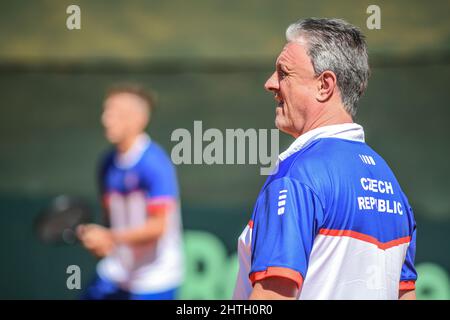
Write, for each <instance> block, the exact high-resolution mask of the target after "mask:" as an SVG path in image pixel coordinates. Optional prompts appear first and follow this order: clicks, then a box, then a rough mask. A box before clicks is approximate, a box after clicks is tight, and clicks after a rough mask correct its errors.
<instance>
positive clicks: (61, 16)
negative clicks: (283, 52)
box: [0, 0, 450, 299]
mask: <svg viewBox="0 0 450 320" xmlns="http://www.w3.org/2000/svg"><path fill="white" fill-rule="evenodd" d="M70 4H77V5H79V6H80V8H81V30H72V31H69V30H68V29H67V28H66V19H67V17H68V14H67V13H66V8H67V7H68V6H69V5H70ZM370 4H376V5H378V6H380V8H381V29H380V30H368V29H367V27H366V20H367V18H368V16H369V14H367V13H366V9H367V7H368V6H369V5H370ZM449 12H450V1H444V0H442V1H440V0H436V1H410V0H409V1H408V0H398V1H387V0H386V1H366V0H362V1H339V2H337V1H332V0H321V1H301V0H295V1H269V0H265V1H256V0H253V1H237V0H228V1H206V0H199V1H190V2H188V1H182V0H169V1H162V0H159V1H111V0H109V1H107V0H96V1H87V0H84V1H80V0H79V1H66V0H62V1H31V0H30V1H25V0H19V1H8V2H7V1H2V2H0V38H1V41H0V92H1V100H0V101H1V103H0V152H1V153H0V234H1V240H2V241H0V255H1V256H0V298H3V299H14V298H18V299H47V298H49V299H71V298H77V297H78V296H79V294H80V292H79V291H77V290H68V289H67V287H66V279H67V277H68V275H67V274H66V268H67V266H68V265H72V264H76V265H79V266H80V267H81V269H82V287H85V286H86V284H87V283H88V282H89V280H90V277H91V276H92V274H93V271H94V267H95V262H96V261H95V259H94V258H92V257H91V256H90V255H89V254H88V253H86V252H85V251H84V250H83V249H82V248H80V247H79V246H77V245H75V246H45V245H43V244H40V243H39V242H38V241H37V240H36V239H35V237H34V235H33V231H32V223H33V219H34V218H35V217H36V215H37V214H38V212H39V210H40V209H42V208H43V207H44V206H46V205H47V204H48V201H50V200H51V199H52V198H53V197H55V196H57V195H59V194H70V195H75V196H79V197H82V198H84V199H86V200H87V201H89V203H90V204H91V206H92V208H94V209H95V212H97V213H98V208H99V206H98V204H97V203H96V189H95V179H94V173H95V166H96V161H97V158H98V156H99V154H100V153H101V152H102V151H103V150H104V149H105V148H106V147H107V143H106V141H105V139H104V138H103V135H102V129H101V127H100V124H99V116H100V112H101V105H102V98H103V94H104V91H105V89H106V88H107V87H108V86H110V85H111V84H114V83H116V82H124V81H136V82H140V83H143V84H144V85H146V86H147V87H151V88H153V89H154V90H155V91H157V93H158V96H159V103H158V106H157V110H156V111H155V114H154V116H153V122H152V123H151V125H150V127H149V133H150V135H151V136H152V138H153V139H154V140H156V141H158V142H159V143H160V144H161V145H163V146H164V147H165V148H166V150H167V151H168V152H170V150H171V149H172V147H173V146H174V145H175V142H172V141H171V140H170V135H171V133H172V131H173V130H175V129H177V128H187V129H188V130H190V131H192V130H193V121H194V120H202V121H203V127H204V130H205V129H207V128H219V129H221V130H224V129H225V128H244V129H247V128H264V129H271V128H274V125H273V118H274V101H273V98H272V96H271V95H270V94H268V93H266V92H264V90H263V84H264V82H265V80H266V78H267V77H268V76H269V75H270V74H271V72H272V70H273V65H274V61H275V58H276V56H277V54H278V52H279V50H280V49H281V48H282V46H283V44H284V31H285V29H286V27H287V26H288V25H289V23H291V22H294V21H296V20H297V19H299V18H305V17H311V16H315V17H340V18H344V19H346V20H348V21H349V22H351V23H353V24H355V25H358V26H359V27H360V28H361V29H362V31H363V32H364V33H365V34H366V36H367V41H368V45H369V51H370V62H371V66H372V77H371V79H370V81H369V87H368V90H367V92H366V94H365V96H364V97H363V99H362V101H361V103H360V111H359V113H358V116H357V119H356V121H357V122H358V123H360V124H362V125H363V126H364V127H365V130H366V138H367V142H368V143H369V144H370V145H371V146H372V147H373V148H374V149H375V150H377V151H378V152H379V153H380V154H381V155H382V156H383V157H384V158H385V159H386V161H387V162H388V163H389V164H390V166H391V167H392V169H393V171H394V172H395V173H396V175H397V178H398V180H399V181H400V183H401V185H402V186H403V189H404V191H405V193H406V194H407V196H408V198H409V200H410V203H411V204H412V206H413V209H414V210H415V215H416V220H417V224H418V244H417V258H416V261H417V265H418V267H419V271H420V279H419V282H418V295H419V297H420V298H423V299H427V298H429V299H437V298H440V299H448V298H449V297H450V293H449V278H448V275H449V272H450V256H449V253H450V243H449V233H450V184H449V182H450V170H449V169H450V165H449V161H450V160H449V159H450V143H449V141H448V139H449V138H450V126H449V124H448V122H449V118H450V109H449V100H450V90H449V80H450V22H449V21H450V20H449ZM280 137H281V147H280V149H281V150H280V151H282V150H283V149H285V148H286V147H287V146H288V145H289V144H290V142H292V139H291V138H290V137H287V136H284V135H281V136H280ZM177 170H178V175H179V180H180V185H181V197H182V209H183V223H184V227H185V229H186V251H187V255H188V266H187V269H188V277H187V281H186V284H185V287H184V290H183V292H182V296H181V298H209V299H215V298H229V295H230V290H232V285H233V284H234V283H233V281H234V280H233V277H234V272H235V266H236V264H235V263H236V256H235V251H236V240H237V237H238V235H239V234H240V232H241V231H242V229H243V227H244V226H245V225H246V223H247V221H248V220H249V217H250V214H251V211H252V207H253V202H254V201H255V199H256V196H257V194H258V191H259V188H260V187H261V186H262V184H263V182H264V180H265V177H264V176H261V175H259V165H211V166H207V165H180V166H178V167H177ZM97 216H98V214H97ZM208 252H215V253H212V254H211V256H208ZM202 259H203V260H204V261H203V262H201V263H200V262H199V261H201V260H202ZM199 264H200V265H201V266H200V267H199ZM193 284H196V286H195V285H193ZM199 288H200V289H199Z"/></svg>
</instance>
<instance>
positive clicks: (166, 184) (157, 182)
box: [143, 152, 178, 215]
mask: <svg viewBox="0 0 450 320" xmlns="http://www.w3.org/2000/svg"><path fill="white" fill-rule="evenodd" d="M143 171H144V172H143V176H144V179H145V185H146V197H147V209H148V210H147V211H148V213H149V214H151V215H152V214H159V213H167V212H170V211H172V210H171V209H173V208H174V207H175V206H176V203H177V199H178V181H177V176H176V171H175V167H174V165H173V164H172V162H171V161H170V158H169V157H168V156H167V155H166V154H165V153H162V152H161V153H158V154H156V155H154V156H153V157H150V158H149V159H148V161H147V166H146V167H145V168H144V170H143Z"/></svg>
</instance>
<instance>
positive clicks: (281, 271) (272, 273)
mask: <svg viewBox="0 0 450 320" xmlns="http://www.w3.org/2000/svg"><path fill="white" fill-rule="evenodd" d="M270 277H281V278H286V279H290V280H292V281H294V282H295V283H296V284H297V288H298V289H299V290H300V289H301V287H302V284H303V277H302V275H301V274H300V272H298V271H295V270H292V269H289V268H284V267H268V268H267V270H264V271H257V272H253V273H251V274H250V281H251V282H252V285H255V282H256V281H259V280H262V279H266V278H270Z"/></svg>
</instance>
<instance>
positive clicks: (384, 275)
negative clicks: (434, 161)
mask: <svg viewBox="0 0 450 320" xmlns="http://www.w3.org/2000/svg"><path fill="white" fill-rule="evenodd" d="M415 245H416V224H415V220H414V216H413V212H412V209H411V207H410V205H409V203H408V200H407V198H406V196H405V195H404V193H403V191H402V189H401V188H400V185H399V183H398V182H397V179H396V178H395V176H394V174H393V173H392V171H391V169H390V168H389V166H388V165H387V163H386V162H385V161H384V160H383V158H381V156H379V155H378V154H377V153H376V152H375V151H374V150H372V149H371V148H370V147H369V146H368V145H367V144H366V143H365V142H364V131H363V128H362V127H361V126H360V125H358V124H355V123H347V124H340V125H332V126H325V127H320V128H317V129H314V130H311V131H309V132H307V133H305V134H303V135H301V136H300V137H298V138H297V139H296V141H295V142H294V143H293V144H292V145H291V146H290V147H289V149H288V150H287V151H285V152H284V153H282V154H281V155H280V156H279V163H278V170H277V172H276V173H274V174H273V175H271V176H269V178H268V179H267V181H266V182H265V184H264V186H263V188H262V190H261V192H260V193H259V196H258V199H257V201H256V204H255V207H254V211H253V214H252V216H251V219H250V222H249V223H248V225H247V226H246V228H245V229H244V231H243V233H242V234H241V236H240V237H239V243H238V254H239V263H240V268H239V273H238V278H237V283H236V289H235V292H234V296H233V298H234V299H247V298H248V297H249V296H250V293H251V291H252V287H253V284H254V283H255V281H258V280H261V279H264V278H267V277H273V276H278V277H285V278H288V279H291V280H293V281H295V282H296V283H297V285H298V287H299V288H300V294H299V297H298V298H299V299H397V298H398V294H399V289H413V288H414V282H415V280H416V279H417V273H416V271H415V268H414V256H415Z"/></svg>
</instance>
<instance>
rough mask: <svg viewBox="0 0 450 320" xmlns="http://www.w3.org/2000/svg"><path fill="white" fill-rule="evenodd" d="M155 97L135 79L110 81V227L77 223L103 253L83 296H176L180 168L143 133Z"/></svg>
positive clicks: (105, 187) (103, 167)
mask: <svg viewBox="0 0 450 320" xmlns="http://www.w3.org/2000/svg"><path fill="white" fill-rule="evenodd" d="M153 105H154V99H153V97H152V96H151V95H150V94H149V93H148V92H146V91H144V90H143V89H142V88H141V87H139V86H135V85H126V86H117V87H114V88H113V89H111V90H110V91H109V92H108V93H107V95H106V99H105V102H104V109H103V114H102V118H101V122H102V124H103V126H104V128H105V134H106V138H107V139H108V140H109V142H111V143H112V144H113V145H114V147H113V148H112V149H111V150H110V151H109V152H107V153H106V154H105V156H104V157H103V158H102V159H101V163H100V168H99V184H100V192H101V196H102V202H103V208H104V212H105V213H106V217H107V221H108V222H109V227H103V226H100V225H96V224H89V225H83V226H80V227H79V228H78V236H79V238H80V240H81V241H82V243H83V245H84V247H85V248H86V249H88V250H89V251H90V252H92V253H93V254H94V255H95V256H97V257H101V258H103V259H102V260H101V261H100V262H99V264H98V266H97V275H96V278H95V280H94V282H93V283H92V284H91V285H90V286H89V287H88V288H87V290H86V292H85V296H84V298H86V299H174V298H175V297H176V292H177V288H179V286H180V285H181V282H182V279H183V261H182V227H181V217H180V207H179V200H178V199H179V195H178V183H177V177H176V172H175V168H174V166H173V165H172V162H171V160H170V158H169V157H168V156H167V155H166V153H165V151H164V150H163V149H162V148H161V147H160V146H159V145H158V144H157V143H156V142H154V141H152V140H151V139H150V137H149V136H148V135H147V134H146V133H145V131H144V130H145V128H146V126H147V124H148V122H149V120H150V115H151V111H152V108H153Z"/></svg>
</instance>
